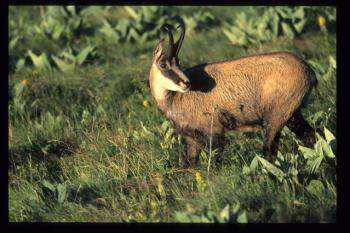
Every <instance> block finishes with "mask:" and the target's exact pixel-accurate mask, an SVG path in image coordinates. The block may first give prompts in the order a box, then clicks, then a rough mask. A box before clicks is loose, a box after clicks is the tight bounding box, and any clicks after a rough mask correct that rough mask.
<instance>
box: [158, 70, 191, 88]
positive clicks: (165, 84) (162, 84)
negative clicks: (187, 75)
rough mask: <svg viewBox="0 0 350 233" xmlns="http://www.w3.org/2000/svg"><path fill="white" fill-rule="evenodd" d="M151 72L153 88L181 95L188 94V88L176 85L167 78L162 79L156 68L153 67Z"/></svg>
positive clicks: (181, 84)
mask: <svg viewBox="0 0 350 233" xmlns="http://www.w3.org/2000/svg"><path fill="white" fill-rule="evenodd" d="M153 66H156V64H153ZM153 72H154V73H153V80H154V88H157V87H159V88H160V89H165V90H169V91H177V92H181V93H184V92H188V88H187V87H186V86H185V85H184V84H183V83H181V82H180V85H177V84H175V83H174V82H173V81H172V80H170V79H169V78H167V77H164V76H163V74H162V73H161V72H160V71H159V68H158V67H153Z"/></svg>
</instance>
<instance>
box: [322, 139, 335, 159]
mask: <svg viewBox="0 0 350 233" xmlns="http://www.w3.org/2000/svg"><path fill="white" fill-rule="evenodd" d="M319 142H320V144H321V146H322V151H323V154H324V155H325V156H327V157H328V158H335V155H334V153H333V151H332V148H331V147H330V145H329V144H328V143H327V142H326V141H325V140H322V141H319Z"/></svg>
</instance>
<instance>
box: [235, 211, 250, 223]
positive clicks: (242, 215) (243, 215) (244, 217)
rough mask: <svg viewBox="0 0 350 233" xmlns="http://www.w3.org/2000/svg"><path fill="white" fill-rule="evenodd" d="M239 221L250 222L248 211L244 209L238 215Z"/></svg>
mask: <svg viewBox="0 0 350 233" xmlns="http://www.w3.org/2000/svg"><path fill="white" fill-rule="evenodd" d="M237 222H238V223H248V217H247V211H245V210H243V211H242V213H240V214H239V215H238V217H237Z"/></svg>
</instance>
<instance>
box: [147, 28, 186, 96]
mask: <svg viewBox="0 0 350 233" xmlns="http://www.w3.org/2000/svg"><path fill="white" fill-rule="evenodd" d="M177 28H180V29H181V34H180V37H179V39H178V40H177V41H176V43H174V39H173V34H172V32H171V29H170V28H168V27H167V26H163V29H164V30H165V31H166V32H167V33H168V37H169V45H168V49H167V51H166V52H165V53H164V52H163V49H162V42H163V41H164V39H162V40H161V41H160V42H159V43H158V44H157V46H156V48H155V49H154V52H153V59H152V70H153V72H154V73H153V74H152V75H151V78H152V79H153V80H152V81H153V82H154V83H155V84H156V85H157V86H158V87H159V88H162V89H165V90H169V91H178V92H187V91H188V90H189V88H190V80H189V79H188V78H187V76H186V75H185V74H184V73H183V72H182V71H181V69H180V68H179V58H178V54H179V51H180V48H181V44H182V41H183V39H184V36H185V27H184V26H183V25H179V26H178V27H177Z"/></svg>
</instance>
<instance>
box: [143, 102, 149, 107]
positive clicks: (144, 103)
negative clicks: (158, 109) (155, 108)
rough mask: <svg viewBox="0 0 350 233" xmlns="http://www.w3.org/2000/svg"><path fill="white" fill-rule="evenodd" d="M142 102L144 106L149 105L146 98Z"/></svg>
mask: <svg viewBox="0 0 350 233" xmlns="http://www.w3.org/2000/svg"><path fill="white" fill-rule="evenodd" d="M142 104H143V106H144V107H145V108H148V107H149V103H148V101H147V100H144V101H143V103H142Z"/></svg>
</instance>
